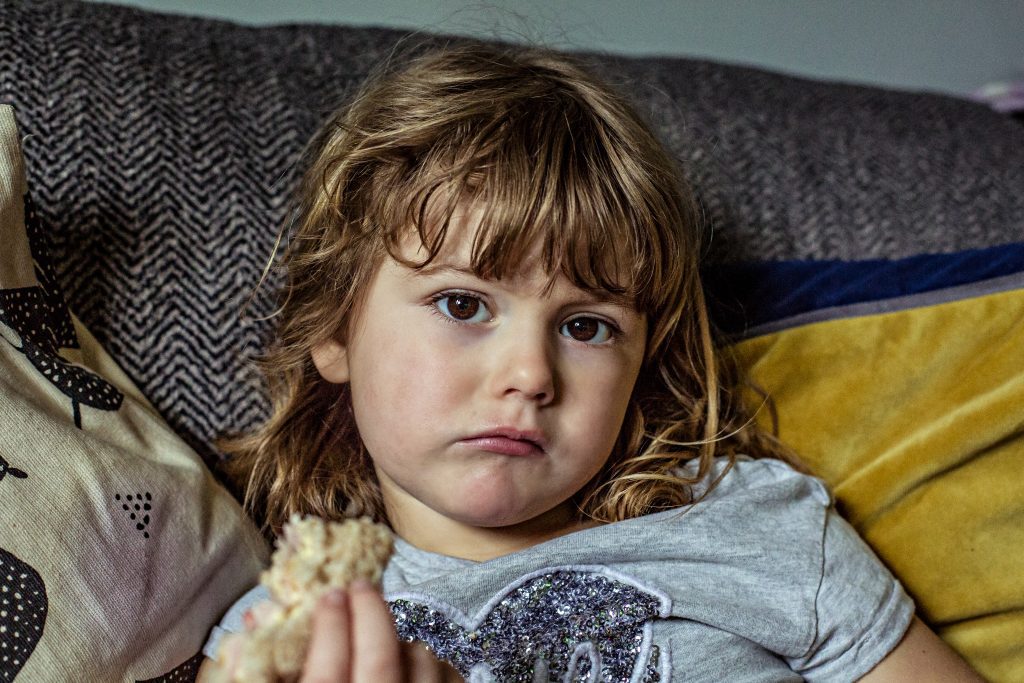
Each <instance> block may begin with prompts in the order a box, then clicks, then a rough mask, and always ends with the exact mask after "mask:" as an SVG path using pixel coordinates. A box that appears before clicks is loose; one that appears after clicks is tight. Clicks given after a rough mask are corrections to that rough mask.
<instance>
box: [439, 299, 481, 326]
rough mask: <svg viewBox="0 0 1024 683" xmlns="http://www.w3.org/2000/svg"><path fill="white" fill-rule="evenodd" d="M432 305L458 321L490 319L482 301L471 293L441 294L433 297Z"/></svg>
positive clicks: (473, 321)
mask: <svg viewBox="0 0 1024 683" xmlns="http://www.w3.org/2000/svg"><path fill="white" fill-rule="evenodd" d="M434 305H435V306H437V309H438V310H439V311H441V313H443V314H444V315H445V317H448V318H451V319H452V320H456V321H458V322H460V323H482V322H486V321H488V320H490V319H491V312H490V311H488V310H487V306H485V305H484V302H482V301H480V299H479V298H478V297H475V296H473V295H472V294H443V295H441V296H439V297H437V298H436V299H434Z"/></svg>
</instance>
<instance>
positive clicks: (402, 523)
mask: <svg viewBox="0 0 1024 683" xmlns="http://www.w3.org/2000/svg"><path fill="white" fill-rule="evenodd" d="M391 524H392V527H394V529H395V532H396V533H397V534H398V535H399V536H400V537H401V538H402V539H403V540H405V541H406V542H407V543H409V544H410V545H413V546H415V547H417V548H419V549H420V550H426V551H428V552H432V553H438V554H440V555H447V556H449V557H457V558H460V559H465V560H473V561H475V562H486V561H487V560H493V559H495V558H497V557H502V556H504V555H510V554H512V553H514V552H517V551H520V550H525V549H526V548H530V547H532V546H535V545H537V544H539V543H543V542H544V541H549V540H551V539H553V538H558V537H559V536H564V535H566V534H569V533H572V532H574V531H579V530H581V529H586V528H589V527H592V526H596V525H597V523H596V522H592V521H579V520H578V519H577V517H576V515H575V514H573V510H572V509H571V508H569V506H568V505H565V506H559V507H557V508H555V509H553V510H551V511H549V512H547V513H545V514H543V515H541V516H540V517H536V518H534V519H531V520H529V521H526V522H522V523H520V524H515V525H512V526H504V527H496V528H488V527H474V526H468V525H464V524H460V523H458V522H456V521H453V520H449V519H445V518H443V517H442V518H441V519H438V518H436V517H433V516H426V515H415V516H413V515H406V516H405V518H404V519H403V518H398V519H395V518H394V517H392V519H391Z"/></svg>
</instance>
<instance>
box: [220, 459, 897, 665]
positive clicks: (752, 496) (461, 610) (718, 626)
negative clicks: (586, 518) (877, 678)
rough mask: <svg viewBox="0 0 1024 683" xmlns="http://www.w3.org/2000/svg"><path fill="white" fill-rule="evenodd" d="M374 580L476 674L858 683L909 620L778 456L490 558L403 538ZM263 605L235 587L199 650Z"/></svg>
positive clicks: (840, 526) (818, 499) (822, 501)
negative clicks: (689, 493) (701, 493)
mask: <svg viewBox="0 0 1024 683" xmlns="http://www.w3.org/2000/svg"><path fill="white" fill-rule="evenodd" d="M718 466H719V467H720V466H721V463H719V465H718ZM383 589H384V594H385V597H386V599H387V600H388V602H389V604H390V606H391V610H392V613H393V614H394V616H395V624H396V628H397V629H398V633H399V635H400V636H401V637H402V638H405V639H407V640H421V641H423V642H425V643H427V644H428V645H430V647H431V648H432V649H433V650H434V652H435V653H436V654H437V655H438V656H439V657H440V658H442V659H446V660H448V661H450V662H451V663H452V664H454V665H455V666H456V668H458V669H459V670H460V671H461V672H462V674H463V676H465V677H466V679H467V680H469V681H481V682H482V681H527V682H530V681H548V680H551V681H595V680H601V681H684V680H685V681H799V680H809V681H852V680H856V679H857V678H860V677H861V676H863V675H864V674H866V673H867V672H868V671H869V670H870V669H871V668H872V667H874V665H875V664H877V663H878V662H879V661H881V659H882V658H884V657H885V655H886V654H888V653H889V652H890V651H891V650H892V649H893V648H894V647H895V646H896V645H897V643H899V641H900V639H901V638H902V636H903V634H904V633H905V632H906V630H907V628H908V626H909V625H910V621H911V619H912V617H913V615H914V606H913V603H912V602H911V600H910V598H909V597H908V596H907V595H906V593H905V592H904V591H903V589H902V587H901V586H900V584H899V582H898V581H897V580H896V579H895V578H893V576H892V575H891V574H890V573H889V572H888V570H886V568H885V567H884V566H883V565H882V564H881V562H879V560H878V559H877V558H876V557H875V555H874V553H873V552H872V551H871V550H870V549H869V548H868V547H867V545H866V544H865V543H864V542H863V541H862V540H861V539H860V538H859V537H858V536H857V534H856V532H855V531H854V530H853V529H852V528H851V527H850V526H849V525H848V524H847V523H846V522H845V521H844V520H843V519H842V518H841V517H839V516H838V515H837V514H836V512H835V511H834V509H833V508H832V506H831V501H830V497H829V495H828V493H827V491H826V489H825V487H824V485H823V484H822V483H821V482H820V481H819V480H817V479H815V478H812V477H807V476H804V475H801V474H799V473H797V472H795V471H794V470H792V469H791V468H790V467H788V466H787V465H785V464H784V463H781V462H779V461H775V460H747V459H741V460H739V461H738V462H737V463H736V466H735V467H733V469H732V470H731V471H730V472H729V473H728V474H727V475H726V476H725V477H724V478H723V479H722V480H721V482H720V483H719V484H718V486H717V487H716V488H715V489H714V490H713V491H712V492H711V493H710V494H709V495H708V496H707V497H706V498H705V499H704V500H702V501H700V502H698V503H696V504H695V505H692V506H688V507H685V508H681V509H678V510H669V511H665V512H661V513H657V514H653V515H647V516H645V517H639V518H636V519H631V520H627V521H624V522H618V523H615V524H609V525H605V526H599V527H594V528H591V529H587V530H584V531H579V532H575V533H572V534H568V535H566V536H562V537H559V538H556V539H553V540H550V541H547V542H545V543H541V544H539V545H536V546H534V547H531V548H528V549H526V550H523V551H520V552H517V553H513V554H511V555H507V556H504V557H499V558H496V559H494V560H490V561H487V562H474V561H470V560H463V559H458V558H453V557H447V556H443V555H438V554H435V553H430V552H426V551H423V550H419V549H417V548H415V547H413V546H411V545H409V544H408V543H406V542H404V541H402V540H398V541H397V543H396V548H395V554H394V556H393V557H392V559H391V562H390V563H389V564H388V567H387V570H386V571H385V573H384V579H383ZM266 599H268V596H267V593H266V591H265V589H263V588H261V587H257V588H255V589H253V590H251V591H250V592H249V593H247V594H246V595H244V596H243V597H242V598H241V599H240V600H239V601H238V602H237V603H236V604H235V605H234V606H233V607H232V608H231V610H230V611H228V613H227V614H226V615H225V617H224V620H223V621H222V623H221V624H220V626H219V627H215V628H214V630H213V632H212V634H211V636H210V640H209V641H208V642H207V645H206V647H205V648H204V652H205V653H206V654H207V656H211V657H212V656H214V654H215V652H216V646H217V642H218V640H219V639H220V637H221V635H222V634H223V633H224V632H226V631H238V630H241V628H242V615H243V614H244V613H245V611H246V609H248V608H249V607H251V606H252V605H254V604H256V603H258V602H260V601H262V600H266Z"/></svg>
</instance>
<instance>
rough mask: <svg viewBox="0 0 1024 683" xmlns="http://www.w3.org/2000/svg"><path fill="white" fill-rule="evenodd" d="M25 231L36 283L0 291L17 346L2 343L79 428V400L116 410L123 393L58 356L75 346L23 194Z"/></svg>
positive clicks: (2, 318)
mask: <svg viewBox="0 0 1024 683" xmlns="http://www.w3.org/2000/svg"><path fill="white" fill-rule="evenodd" d="M25 232H26V233H27V235H28V241H29V248H30V249H31V250H32V259H33V262H34V265H35V273H36V279H37V280H38V282H39V284H38V285H37V286H35V287H18V288H13V289H2V290H0V323H3V324H4V325H6V326H7V327H9V328H11V329H12V330H14V332H16V333H17V334H18V336H19V337H20V345H18V344H15V343H14V342H13V341H11V340H8V342H9V343H10V344H11V345H12V346H14V347H15V348H16V349H18V350H19V351H21V352H22V353H24V354H25V357H26V358H28V360H29V362H31V363H32V365H34V366H35V368H36V370H38V371H39V372H40V373H41V374H42V375H43V376H44V377H46V379H48V380H49V381H50V382H51V383H52V384H53V385H54V386H55V387H57V388H58V389H60V390H61V392H63V393H64V394H65V395H66V396H68V397H69V398H70V399H71V409H72V413H73V416H74V421H75V426H76V427H78V428H79V429H81V428H82V411H81V406H82V405H83V404H84V405H87V406H90V407H92V408H97V409H99V410H117V409H118V408H120V407H121V403H122V401H123V400H124V395H123V394H122V393H121V392H120V391H118V390H117V388H116V387H114V386H113V385H111V384H110V383H109V382H107V381H106V380H104V379H103V378H101V377H99V376H98V375H96V374H94V373H92V372H90V371H88V370H86V369H85V368H81V367H78V366H77V365H74V364H72V363H69V362H68V361H66V360H65V359H63V358H61V357H60V355H58V350H59V349H61V348H78V337H77V335H76V334H75V329H74V326H73V324H72V322H71V316H70V314H69V313H68V310H67V307H66V306H65V305H64V301H63V299H62V298H61V296H60V294H59V292H58V290H57V288H56V285H55V282H56V280H55V278H54V275H53V272H54V271H53V267H52V265H51V264H50V263H49V261H48V260H47V258H46V253H47V251H46V249H45V248H43V247H42V246H41V243H42V242H43V241H44V240H45V235H44V233H43V231H42V230H41V229H40V228H39V220H38V217H37V216H36V211H35V207H34V206H33V204H32V202H31V200H30V199H29V198H28V196H26V197H25Z"/></svg>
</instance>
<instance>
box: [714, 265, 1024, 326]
mask: <svg viewBox="0 0 1024 683" xmlns="http://www.w3.org/2000/svg"><path fill="white" fill-rule="evenodd" d="M1017 289H1019V290H1022V291H1024V271H1022V272H1020V273H1013V274H1012V275H1004V276H1003V277H997V278H993V279H991V280H982V281H981V282H970V283H968V284H966V285H960V286H958V287H949V288H947V289H936V290H935V291H932V292H921V293H920V294H911V295H910V296H900V297H896V298H895V299H882V300H880V301H865V302H863V303H857V304H848V305H846V306H836V307H833V308H819V309H818V310H816V311H807V312H806V313H800V314H799V315H795V316H793V317H792V318H783V319H781V320H773V321H772V322H769V323H765V324H764V325H758V326H757V327H751V328H748V329H747V330H745V331H744V333H743V335H742V336H739V335H736V336H734V337H733V339H732V341H740V340H741V339H750V338H752V337H759V336H761V335H763V334H772V333H774V332H781V331H782V330H788V329H790V328H793V327H801V326H803V325H810V324H812V323H820V322H825V321H828V320H839V319H842V318H859V317H862V316H867V315H882V314H885V313H895V312H896V311H906V310H908V309H911V308H924V307H926V306H937V305H939V304H945V303H949V302H952V301H964V300H966V299H972V298H976V297H983V296H989V295H991V294H999V293H1002V292H1008V291H1011V290H1017Z"/></svg>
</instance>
